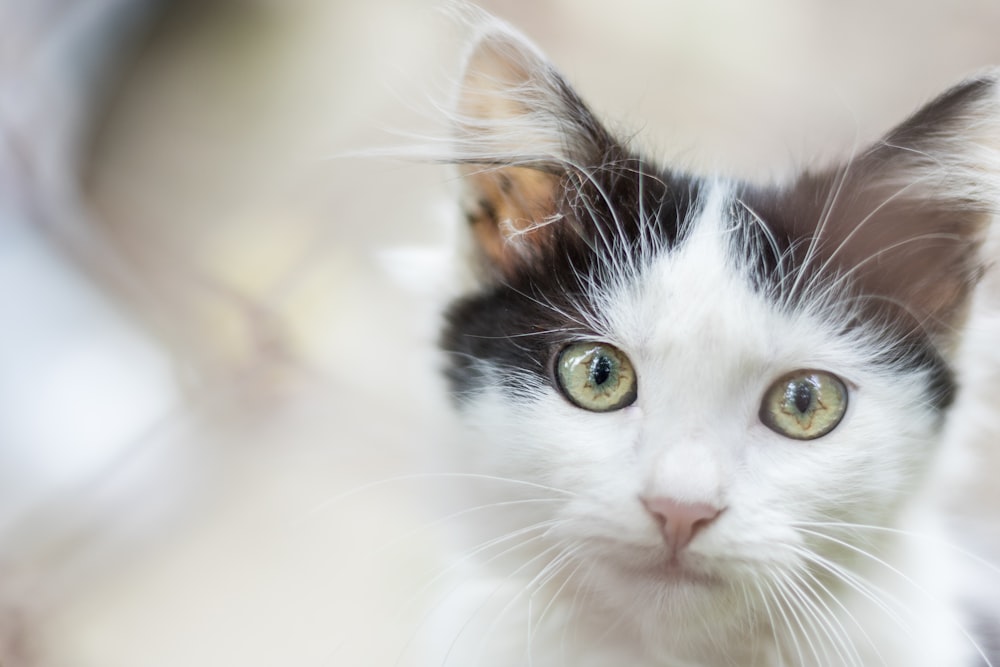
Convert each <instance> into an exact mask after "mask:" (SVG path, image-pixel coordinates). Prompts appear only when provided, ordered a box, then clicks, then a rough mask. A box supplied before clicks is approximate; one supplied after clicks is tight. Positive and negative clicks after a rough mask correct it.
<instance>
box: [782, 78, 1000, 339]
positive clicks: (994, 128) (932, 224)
mask: <svg viewBox="0 0 1000 667" xmlns="http://www.w3.org/2000/svg"><path fill="white" fill-rule="evenodd" d="M794 197H795V198H796V199H797V202H794V204H793V206H792V208H793V209H797V210H799V211H803V210H804V211H806V212H807V213H806V215H801V214H797V215H796V216H795V219H794V220H792V221H791V226H792V227H793V229H792V230H791V231H792V234H791V236H792V238H793V239H794V238H798V239H803V240H804V239H809V240H810V243H800V245H799V248H801V249H802V250H800V252H804V253H808V252H813V254H814V256H813V257H812V258H811V259H806V258H804V257H802V258H800V260H803V259H805V260H806V261H805V263H806V265H807V266H809V268H811V269H816V268H818V267H820V266H823V267H825V268H826V269H827V270H830V269H832V271H833V272H834V273H836V274H837V275H839V276H845V275H849V276H850V278H851V279H852V280H853V281H854V283H855V284H856V285H857V286H858V287H859V288H860V293H861V294H862V295H863V296H864V297H866V298H868V300H869V301H870V304H869V306H870V307H871V308H875V309H878V311H879V317H891V318H894V319H896V320H898V321H900V322H901V326H910V327H912V326H917V327H919V328H921V329H922V330H923V331H924V332H926V333H928V334H929V335H930V336H931V338H932V339H934V340H935V341H936V342H938V343H939V344H942V345H944V346H946V347H948V346H950V344H951V343H953V342H954V340H955V335H954V334H955V332H956V331H957V329H958V327H959V326H960V324H961V321H962V318H963V316H964V314H965V313H966V310H967V305H968V301H969V295H970V293H971V290H972V287H973V286H974V285H975V283H976V281H977V280H978V278H979V277H980V274H981V272H982V268H983V266H984V262H985V260H984V257H983V256H982V254H983V253H982V248H983V243H984V241H985V240H986V238H987V236H988V235H989V236H996V235H997V234H998V231H1000V230H997V229H995V227H996V225H995V224H994V225H993V227H994V229H992V230H991V229H990V227H991V223H992V222H993V220H994V218H995V217H996V215H997V213H998V212H1000V85H998V73H997V72H991V73H987V74H984V75H982V76H980V77H977V78H974V79H970V80H968V81H966V82H964V83H962V84H960V85H958V86H956V87H955V88H953V89H951V90H949V91H948V92H946V93H945V94H943V95H942V96H940V97H939V98H937V99H936V100H934V101H933V102H931V103H930V104H928V105H927V106H925V107H924V108H923V109H921V110H920V111H918V112H917V113H916V114H914V115H913V116H911V117H910V118H909V119H908V120H906V121H905V122H903V123H902V124H901V125H899V126H898V127H897V128H895V129H894V130H893V131H891V132H890V133H889V134H887V135H886V136H885V137H884V138H883V139H882V140H881V141H879V142H878V143H876V144H875V145H874V146H872V147H871V148H870V149H869V150H868V151H866V152H865V153H864V154H862V155H860V156H858V157H856V158H855V159H853V160H851V161H850V163H848V164H846V165H844V166H842V167H840V168H839V169H835V170H830V171H828V172H826V173H822V174H815V175H807V176H805V177H804V178H803V179H802V180H801V181H800V182H799V183H798V184H797V186H796V188H795V192H794ZM795 227H798V229H795ZM810 246H811V248H810Z"/></svg>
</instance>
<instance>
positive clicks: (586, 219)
mask: <svg viewBox="0 0 1000 667" xmlns="http://www.w3.org/2000/svg"><path fill="white" fill-rule="evenodd" d="M603 157H604V159H603V163H602V166H601V167H600V168H597V169H594V170H592V171H590V172H589V173H588V174H586V175H583V174H577V173H568V174H566V176H565V177H564V178H565V186H566V187H565V196H564V197H563V199H562V202H561V209H562V218H561V219H560V220H558V221H557V222H555V223H552V225H553V229H552V230H551V234H550V235H549V236H548V237H547V238H548V239H549V240H548V241H547V243H546V244H545V247H544V248H540V252H539V253H538V255H537V257H535V258H534V259H533V260H532V261H531V262H527V263H525V264H523V265H522V266H521V267H520V268H519V270H518V272H517V273H516V275H513V276H510V277H508V278H506V279H504V280H502V281H495V282H493V283H492V284H489V285H487V286H486V287H484V288H483V289H482V290H481V291H479V292H477V293H474V294H471V295H469V296H466V297H464V298H461V299H459V300H458V301H456V302H455V303H453V304H452V305H451V306H450V307H449V308H448V310H447V312H446V314H445V328H444V332H443V335H442V337H441V341H440V345H441V347H442V349H443V350H444V351H445V352H447V353H448V355H449V361H448V365H447V367H446V374H447V377H448V378H449V380H450V383H451V388H452V390H453V392H454V393H455V395H456V397H458V398H459V399H460V397H461V396H462V395H463V394H465V393H467V392H475V391H476V390H477V389H481V388H482V383H483V379H482V378H481V377H479V375H478V372H477V370H476V362H477V361H482V362H487V363H488V364H489V365H490V366H491V367H493V368H495V369H498V370H499V372H500V373H501V374H504V375H507V376H508V377H511V378H514V377H516V376H518V375H520V374H522V373H525V372H527V373H530V374H533V375H536V376H538V377H539V378H540V379H541V380H542V381H545V382H551V381H552V378H551V372H550V360H551V358H552V356H553V354H554V353H555V352H556V351H557V350H558V349H559V348H560V347H561V346H562V345H564V344H565V343H567V342H569V341H571V340H574V339H576V338H578V337H579V336H580V335H588V334H589V335H594V333H595V332H593V331H590V330H588V328H587V326H586V324H585V322H586V321H587V319H588V318H587V317H586V316H585V315H586V314H587V311H588V310H589V309H592V305H591V304H589V303H588V299H587V296H586V294H587V289H588V287H587V286H588V285H589V284H597V285H600V284H602V283H605V282H606V281H608V280H610V278H611V275H612V271H611V270H610V269H609V266H610V265H611V264H613V263H617V264H620V263H621V262H623V261H626V258H627V257H629V255H630V250H631V251H635V250H636V249H638V248H639V247H640V246H641V245H646V246H649V247H656V248H658V249H660V250H661V251H669V249H670V248H672V247H674V246H675V245H676V244H677V243H678V242H679V241H680V239H681V238H682V237H683V232H684V229H685V226H686V224H687V221H688V220H689V218H690V217H691V215H692V213H693V210H692V209H693V208H694V207H695V206H696V202H697V199H698V195H699V192H700V190H701V185H700V184H699V183H698V181H696V180H693V179H690V178H688V177H686V176H683V175H678V174H672V173H668V172H663V171H661V170H659V169H657V168H656V167H655V166H653V165H651V164H650V163H648V162H645V161H643V160H641V159H640V158H638V157H635V156H632V155H630V154H628V153H626V152H625V151H624V149H620V148H617V147H616V148H614V149H612V150H609V151H608V153H607V154H606V155H604V156H603ZM591 314H593V313H591ZM598 315H599V314H598ZM512 383H515V384H516V381H514V380H512ZM511 388H512V389H514V390H515V391H516V390H517V389H518V388H517V387H514V386H512V387H511Z"/></svg>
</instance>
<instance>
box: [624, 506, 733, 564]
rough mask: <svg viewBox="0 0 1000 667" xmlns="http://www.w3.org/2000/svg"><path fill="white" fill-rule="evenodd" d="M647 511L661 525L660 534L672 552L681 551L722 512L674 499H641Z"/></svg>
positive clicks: (717, 509)
mask: <svg viewBox="0 0 1000 667" xmlns="http://www.w3.org/2000/svg"><path fill="white" fill-rule="evenodd" d="M641 500H642V504H643V505H644V506H645V508H646V510H647V511H648V512H649V513H650V514H652V515H653V518H655V519H656V521H657V522H658V523H659V524H660V532H661V533H663V539H664V541H666V543H667V548H669V549H670V550H671V551H674V552H676V551H680V550H681V549H683V548H684V547H686V546H687V545H688V544H689V543H690V542H691V540H692V539H694V536H695V535H696V534H697V533H698V532H699V531H701V530H702V529H703V528H705V527H706V526H708V525H709V524H710V523H712V522H713V521H715V519H716V517H718V516H719V515H720V514H721V513H722V510H721V509H719V508H718V507H714V506H712V505H708V504H705V503H682V502H678V501H676V500H674V499H673V498H665V497H663V496H654V497H652V498H641Z"/></svg>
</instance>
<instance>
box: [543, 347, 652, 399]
mask: <svg viewBox="0 0 1000 667" xmlns="http://www.w3.org/2000/svg"><path fill="white" fill-rule="evenodd" d="M556 380H557V381H558V382H557V383H558V385H559V390H560V391H562V393H563V395H564V396H565V397H566V398H567V399H569V401H570V402H571V403H573V404H574V405H576V406H578V407H581V408H583V409H584V410H592V411H594V412H609V411H611V410H620V409H621V408H624V407H626V406H628V405H631V404H632V403H633V402H634V401H635V397H636V380H635V369H634V368H632V362H630V361H629V360H628V357H626V356H625V354H624V353H622V351H621V350H619V349H618V348H616V347H612V346H611V345H608V344H607V343H573V344H572V345H569V346H567V347H565V348H563V350H562V351H561V352H560V353H559V357H558V358H557V359H556Z"/></svg>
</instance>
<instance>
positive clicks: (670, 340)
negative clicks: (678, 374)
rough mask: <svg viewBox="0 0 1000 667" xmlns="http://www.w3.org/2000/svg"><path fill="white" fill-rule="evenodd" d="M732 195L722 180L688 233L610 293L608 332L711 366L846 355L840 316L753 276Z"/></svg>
mask: <svg viewBox="0 0 1000 667" xmlns="http://www.w3.org/2000/svg"><path fill="white" fill-rule="evenodd" d="M733 196H734V195H733V193H732V191H731V189H729V188H728V187H727V186H725V185H723V184H717V185H713V186H712V187H710V188H708V189H707V190H706V194H705V197H704V199H703V201H702V205H701V206H699V207H698V209H697V212H696V213H694V214H693V215H692V217H691V219H690V220H688V221H687V224H686V232H685V234H684V236H683V239H682V240H681V241H680V242H679V243H677V244H675V245H674V246H672V247H670V248H669V249H666V248H664V250H663V251H662V252H660V253H658V254H657V255H655V256H654V257H653V258H652V259H651V260H650V261H649V263H648V264H647V265H646V266H645V267H644V268H643V269H642V270H641V271H639V272H637V275H636V277H635V284H634V285H632V286H623V288H622V290H621V292H620V293H619V294H617V295H615V294H612V295H609V297H610V298H606V303H605V304H604V305H603V308H605V309H606V310H607V311H608V312H607V322H608V326H609V331H608V332H607V334H608V336H609V337H611V338H613V339H614V340H616V341H619V342H620V343H621V344H623V345H624V346H625V347H627V348H629V351H630V352H632V353H633V354H636V355H637V356H639V357H648V358H650V359H657V360H662V359H671V360H673V363H677V364H683V363H684V362H689V364H690V365H694V366H698V367H701V368H704V369H709V368H712V367H713V366H717V367H720V368H722V367H725V368H734V367H735V368H741V367H742V368H746V367H755V368H759V367H761V366H768V365H781V364H789V363H809V362H810V361H815V362H816V363H819V362H823V361H827V360H830V361H832V360H833V359H836V358H837V357H841V356H843V354H844V352H845V349H844V348H845V347H846V346H844V345H843V344H842V343H841V341H840V337H839V336H837V335H836V330H835V327H834V326H831V325H832V324H833V323H830V322H823V321H819V320H818V319H817V318H816V317H815V316H814V314H813V313H811V312H810V311H809V309H802V310H796V309H793V308H789V307H787V304H782V303H780V302H779V301H778V300H777V299H776V298H775V297H774V296H773V295H769V293H768V292H767V291H766V290H762V289H760V288H759V286H755V285H754V284H753V277H752V275H753V266H752V265H753V261H754V260H753V258H752V257H748V256H746V255H742V254H741V253H740V249H741V246H742V240H741V238H742V230H741V228H740V225H741V224H743V223H742V222H741V221H740V220H738V219H735V218H734V216H733V213H732V211H733V206H732V203H733ZM828 315H829V313H828Z"/></svg>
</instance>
